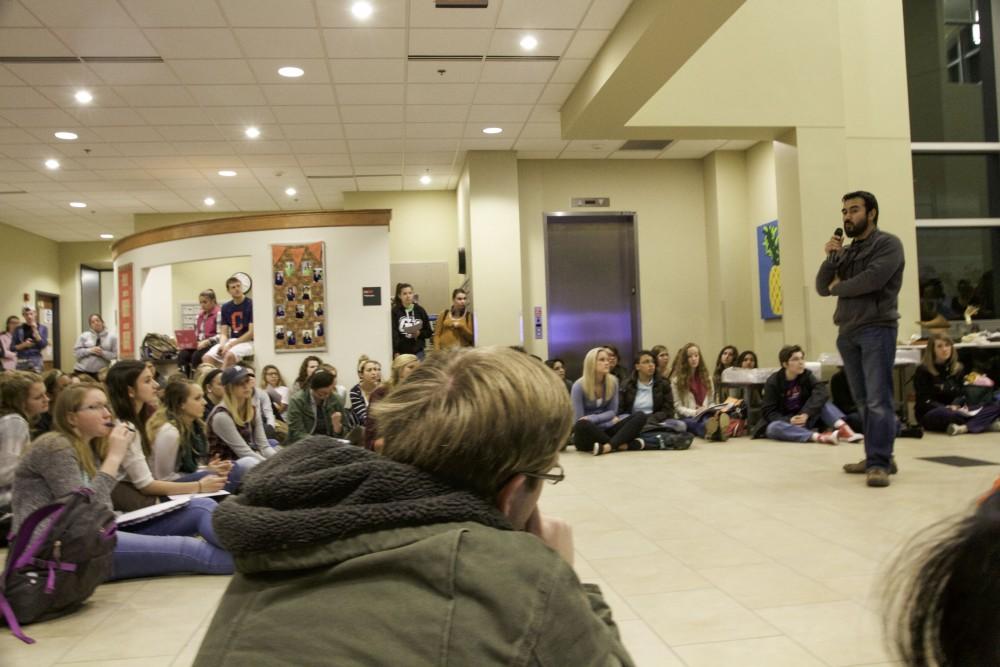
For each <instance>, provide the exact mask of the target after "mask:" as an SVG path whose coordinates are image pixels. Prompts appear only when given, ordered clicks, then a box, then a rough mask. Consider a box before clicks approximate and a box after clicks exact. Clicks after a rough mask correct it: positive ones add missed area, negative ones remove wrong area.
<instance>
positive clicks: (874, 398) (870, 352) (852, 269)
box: [816, 191, 905, 487]
mask: <svg viewBox="0 0 1000 667" xmlns="http://www.w3.org/2000/svg"><path fill="white" fill-rule="evenodd" d="M841 215H842V216H843V220H844V232H846V233H847V237H848V238H849V239H852V243H851V244H850V245H848V246H847V247H844V245H843V237H842V236H841V235H840V234H839V232H840V230H839V229H838V230H837V232H838V233H835V234H834V236H833V237H831V239H830V240H829V241H827V243H826V246H825V247H824V252H826V255H827V258H826V261H824V262H823V263H822V264H821V265H820V267H819V271H818V272H817V274H816V291H817V292H818V293H819V295H820V296H830V295H831V294H832V295H833V296H836V297H837V309H836V311H835V312H834V314H833V321H834V324H836V325H837V326H838V328H839V333H838V335H837V349H838V350H839V351H840V356H841V359H843V361H844V373H845V375H846V376H847V382H848V384H849V385H850V387H851V393H852V394H853V395H854V398H855V400H856V401H857V404H858V408H859V409H860V411H861V417H862V424H863V426H864V435H865V460H864V461H861V462H859V463H849V464H847V465H845V466H844V471H845V472H848V473H865V475H866V479H867V483H868V486H876V487H880V486H889V474H890V473H895V472H896V464H895V462H894V461H893V458H892V446H893V441H894V440H895V435H896V416H895V414H893V399H892V368H893V362H894V361H895V358H896V333H897V330H898V328H899V325H898V320H899V311H898V308H897V301H898V295H899V288H900V285H902V282H903V266H904V264H905V261H904V258H903V244H902V243H901V242H900V241H899V239H898V238H897V237H895V236H893V235H892V234H889V233H888V232H883V231H882V230H880V229H879V228H878V200H876V199H875V195H873V194H872V193H870V192H864V191H858V192H849V193H847V194H846V195H844V197H843V208H842V209H841Z"/></svg>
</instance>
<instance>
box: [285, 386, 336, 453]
mask: <svg viewBox="0 0 1000 667" xmlns="http://www.w3.org/2000/svg"><path fill="white" fill-rule="evenodd" d="M320 408H321V409H320V412H321V416H322V418H323V419H325V420H326V423H327V429H328V430H327V432H328V433H329V434H330V435H336V434H334V433H333V426H332V425H331V424H330V417H331V416H332V415H333V413H335V412H339V413H340V414H341V418H342V421H341V424H343V425H344V427H345V428H344V433H342V434H339V435H336V437H346V436H347V428H346V425H347V412H346V410H344V405H343V404H342V403H341V402H340V397H339V396H337V393H336V392H334V393H332V394H330V396H329V398H327V399H326V400H325V401H323V403H322V404H321V405H320ZM316 419H317V416H316V402H315V401H314V400H313V397H312V391H310V390H309V389H308V388H306V389H301V390H299V391H297V392H295V393H294V394H292V397H291V398H290V399H289V401H288V410H287V411H286V412H285V420H286V421H287V422H288V439H287V440H286V441H285V444H286V445H290V444H292V443H295V442H298V441H299V440H301V439H302V438H304V437H306V436H307V435H312V433H313V431H315V430H316Z"/></svg>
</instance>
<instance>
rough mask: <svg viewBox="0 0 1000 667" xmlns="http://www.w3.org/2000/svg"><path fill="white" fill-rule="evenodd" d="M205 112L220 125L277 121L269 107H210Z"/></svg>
mask: <svg viewBox="0 0 1000 667" xmlns="http://www.w3.org/2000/svg"><path fill="white" fill-rule="evenodd" d="M205 113H207V114H208V115H209V117H210V118H211V119H212V120H213V121H214V122H216V123H218V124H219V125H243V126H247V125H257V126H260V125H273V124H275V123H276V122H277V121H276V120H275V118H274V114H273V113H272V112H271V109H269V108H267V107H208V108H206V109H205Z"/></svg>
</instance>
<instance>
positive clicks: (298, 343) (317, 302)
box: [271, 242, 327, 352]
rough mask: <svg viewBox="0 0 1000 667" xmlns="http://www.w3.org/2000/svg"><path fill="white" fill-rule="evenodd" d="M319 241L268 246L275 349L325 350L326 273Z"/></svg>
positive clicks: (286, 350) (321, 245)
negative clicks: (269, 250)
mask: <svg viewBox="0 0 1000 667" xmlns="http://www.w3.org/2000/svg"><path fill="white" fill-rule="evenodd" d="M324 250H325V248H324V245H323V243H322V242H317V243H307V244H304V245H272V246H271V284H272V290H273V293H274V313H273V314H274V331H273V332H272V334H271V335H273V336H274V351H275V352H304V351H309V352H323V351H325V350H326V334H327V327H326V310H325V308H326V273H325V270H324V267H323V255H324Z"/></svg>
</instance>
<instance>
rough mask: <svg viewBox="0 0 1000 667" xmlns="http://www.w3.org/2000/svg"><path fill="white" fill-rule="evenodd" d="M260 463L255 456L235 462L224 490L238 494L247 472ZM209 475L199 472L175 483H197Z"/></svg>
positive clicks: (205, 472) (179, 478) (184, 476)
mask: <svg viewBox="0 0 1000 667" xmlns="http://www.w3.org/2000/svg"><path fill="white" fill-rule="evenodd" d="M258 463H260V459H258V458H257V457H255V456H244V457H243V458H241V459H237V460H236V461H233V468H232V470H230V471H229V477H227V478H226V485H225V486H224V487H222V488H223V489H224V490H225V491H228V492H229V493H236V491H237V490H238V489H239V488H240V482H242V481H243V475H245V474H247V471H248V470H250V468H253V467H254V466H255V465H257V464H258ZM208 474H209V472H208V471H207V470H199V471H198V472H192V473H188V474H186V475H181V476H180V477H178V478H177V479H175V480H173V481H175V482H197V481H198V480H199V479H201V478H202V477H205V476H206V475H208Z"/></svg>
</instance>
